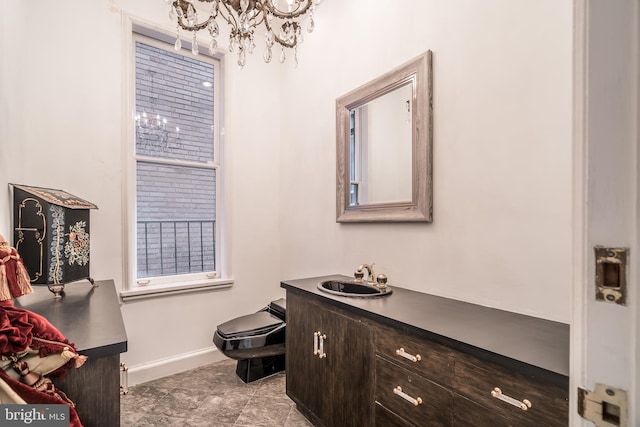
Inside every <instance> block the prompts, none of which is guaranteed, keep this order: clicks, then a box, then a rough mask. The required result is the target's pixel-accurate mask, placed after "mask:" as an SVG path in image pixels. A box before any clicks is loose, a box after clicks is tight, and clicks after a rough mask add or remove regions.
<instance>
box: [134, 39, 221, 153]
mask: <svg viewBox="0 0 640 427" xmlns="http://www.w3.org/2000/svg"><path fill="white" fill-rule="evenodd" d="M213 75H214V74H213V64H210V63H208V62H204V61H198V60H195V59H191V58H188V57H184V56H182V55H179V54H177V53H173V52H168V51H165V50H163V49H159V48H156V47H153V46H149V45H147V44H144V43H141V42H136V154H138V155H144V156H153V157H161V158H170V159H178V160H188V161H196V162H211V161H213V160H214V158H213V153H214V151H213V138H214V128H213V127H214V120H213V108H214V105H213V83H214V82H213ZM203 83H204V84H203ZM205 84H206V85H205Z"/></svg>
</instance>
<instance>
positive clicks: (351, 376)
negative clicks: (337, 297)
mask: <svg viewBox="0 0 640 427" xmlns="http://www.w3.org/2000/svg"><path fill="white" fill-rule="evenodd" d="M372 348H373V347H372V339H371V333H370V331H369V328H368V326H367V325H366V324H365V323H364V322H362V320H361V319H358V318H357V317H354V316H352V315H348V313H345V312H342V311H341V310H339V309H337V308H335V307H331V306H329V305H327V304H323V303H321V302H319V301H312V300H310V299H308V298H305V297H303V296H301V295H298V294H296V293H292V292H289V293H287V342H286V349H287V357H286V372H287V394H288V395H289V397H291V399H293V401H294V402H296V405H297V407H298V409H299V410H300V411H301V412H302V413H304V414H305V415H307V417H308V418H310V419H311V420H312V421H314V423H315V424H317V425H322V426H325V427H333V426H335V427H349V426H354V427H356V426H357V427H361V426H367V425H370V424H371V421H370V420H371V411H372V408H371V384H372V381H371V380H372V375H373V363H372V360H373V358H372V353H373V350H372Z"/></svg>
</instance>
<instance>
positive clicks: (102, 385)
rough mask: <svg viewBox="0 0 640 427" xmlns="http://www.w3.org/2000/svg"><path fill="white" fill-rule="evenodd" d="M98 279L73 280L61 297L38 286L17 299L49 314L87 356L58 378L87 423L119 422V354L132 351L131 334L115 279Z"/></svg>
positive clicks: (108, 426)
mask: <svg viewBox="0 0 640 427" xmlns="http://www.w3.org/2000/svg"><path fill="white" fill-rule="evenodd" d="M95 283H96V286H95V287H92V286H91V284H89V282H75V283H69V284H67V285H66V286H65V289H64V295H63V297H62V298H60V299H55V298H53V294H52V293H51V292H49V290H48V289H47V287H46V286H34V287H33V291H34V292H33V293H32V294H30V295H24V296H22V297H20V298H18V299H17V300H16V302H15V304H16V306H19V307H23V308H25V309H27V310H30V311H33V312H35V313H38V314H40V315H42V316H44V317H45V318H46V319H47V320H48V321H49V322H50V323H51V324H52V325H53V326H55V327H56V328H57V329H58V330H59V331H60V332H62V334H63V335H64V336H65V337H66V338H67V339H68V340H69V341H71V342H73V343H74V344H75V345H76V348H77V349H78V352H79V353H80V354H83V355H85V356H87V361H86V362H85V364H84V365H83V366H82V367H80V368H79V369H70V370H69V371H67V376H66V378H64V379H59V378H56V379H54V380H53V382H54V384H55V385H56V387H58V388H59V389H60V390H62V391H64V392H65V393H66V394H67V396H69V398H70V399H71V400H72V401H73V402H74V403H75V404H76V411H77V412H78V416H79V417H80V421H81V422H82V423H83V425H84V426H85V427H114V426H119V425H120V353H123V352H125V351H127V334H126V331H125V328H124V322H123V319H122V314H121V312H120V304H119V300H118V294H117V292H116V289H115V284H114V282H113V280H101V281H97V282H95Z"/></svg>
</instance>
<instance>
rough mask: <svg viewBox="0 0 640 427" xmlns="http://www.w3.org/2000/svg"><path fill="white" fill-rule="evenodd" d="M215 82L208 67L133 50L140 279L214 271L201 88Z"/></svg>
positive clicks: (210, 132)
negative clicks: (134, 56) (134, 63)
mask: <svg viewBox="0 0 640 427" xmlns="http://www.w3.org/2000/svg"><path fill="white" fill-rule="evenodd" d="M171 49H172V47H171ZM213 76H214V72H213V64H210V63H208V62H205V61H198V60H195V59H193V58H189V57H184V56H182V55H180V54H178V53H177V52H176V53H174V52H171V51H168V50H164V49H160V48H157V47H155V46H150V45H147V44H144V43H141V42H139V41H137V42H136V80H135V81H136V147H135V149H136V155H137V156H138V157H137V158H138V160H137V164H136V176H137V180H136V216H137V238H136V242H137V243H136V245H137V265H138V272H137V275H138V277H151V276H163V275H172V274H184V273H192V272H202V271H214V270H215V268H216V266H215V238H216V236H215V219H216V205H215V200H216V178H217V177H216V172H217V169H215V168H211V164H212V162H214V161H215V160H216V159H214V131H215V129H214V110H213V109H214V94H213V86H204V85H203V84H202V83H203V82H210V83H213ZM164 120H166V123H165V122H164ZM176 128H179V130H178V129H176ZM149 158H151V159H149ZM175 160H177V161H179V162H174V161H175ZM186 162H188V163H186Z"/></svg>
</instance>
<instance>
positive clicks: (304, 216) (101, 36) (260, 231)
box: [0, 0, 572, 378]
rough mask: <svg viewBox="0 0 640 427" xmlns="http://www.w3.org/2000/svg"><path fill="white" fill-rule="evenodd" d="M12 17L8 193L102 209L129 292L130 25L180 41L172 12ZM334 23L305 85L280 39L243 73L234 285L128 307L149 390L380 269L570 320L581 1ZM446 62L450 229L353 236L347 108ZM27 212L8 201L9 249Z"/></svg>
mask: <svg viewBox="0 0 640 427" xmlns="http://www.w3.org/2000/svg"><path fill="white" fill-rule="evenodd" d="M2 7H3V12H2V14H0V25H1V27H0V31H1V32H0V35H2V38H1V39H0V51H1V52H2V61H1V64H0V70H1V72H2V74H0V93H2V98H1V100H0V103H1V106H2V110H1V112H2V114H1V115H0V136H1V137H2V140H0V148H1V149H2V152H1V153H0V158H1V160H0V166H3V171H2V172H0V178H1V179H2V182H3V183H4V182H15V183H24V184H33V185H41V186H49V187H53V188H61V189H64V190H67V191H69V192H71V193H72V194H76V195H78V196H80V197H83V198H86V199H87V200H90V201H92V202H94V203H96V204H97V205H98V206H99V208H100V209H99V210H97V211H92V213H91V230H92V234H93V236H92V259H91V273H92V275H93V276H94V277H95V278H96V279H108V278H113V279H114V280H115V281H116V284H117V286H118V287H121V286H123V284H124V277H125V266H126V259H125V256H124V255H123V253H124V249H125V244H124V239H123V231H122V230H123V229H124V222H125V221H124V218H125V210H124V207H125V206H124V203H123V188H124V186H125V185H126V182H125V180H124V178H123V163H122V152H123V147H124V146H125V145H124V142H123V140H122V139H123V138H122V117H123V105H124V102H123V100H124V99H125V94H123V90H122V89H123V87H124V79H125V78H126V76H125V75H124V73H123V65H124V58H125V57H126V55H125V54H124V53H123V51H122V49H123V32H122V16H121V14H122V12H123V11H124V12H125V13H127V14H131V15H134V16H136V17H138V18H141V19H142V20H145V21H148V22H151V23H154V24H156V25H159V26H161V27H163V28H166V29H167V30H168V31H173V29H174V27H173V25H170V23H169V22H168V19H167V7H166V6H165V5H164V4H163V2H160V1H158V0H137V1H136V0H109V1H107V0H102V1H92V2H86V1H82V0H68V1H65V2H62V3H60V2H57V3H50V2H46V1H42V0H40V1H36V0H33V1H29V2H24V1H19V0H10V1H6V2H3V5H2ZM362 10H366V11H367V13H366V14H363V12H362ZM315 18H316V31H315V32H314V33H313V34H310V35H306V37H305V43H304V44H303V45H302V46H301V47H300V49H299V54H298V55H299V59H300V65H299V66H298V68H297V69H294V68H293V66H292V64H291V62H288V63H287V64H285V65H284V66H282V65H280V64H278V63H277V62H275V63H272V64H269V65H264V64H262V60H261V54H262V46H261V43H258V46H259V47H258V49H257V50H256V51H257V52H256V54H254V55H253V56H251V57H249V58H248V64H247V66H246V67H245V68H244V69H243V70H242V71H240V70H238V68H237V67H236V66H235V57H230V58H227V59H228V61H227V80H226V85H225V87H226V111H227V117H226V123H225V153H226V157H225V166H226V168H227V169H226V172H225V181H226V182H225V184H226V186H227V187H226V188H227V193H226V197H227V206H228V207H229V211H228V213H229V215H228V217H227V218H226V221H225V222H226V226H227V227H228V230H229V240H230V247H229V259H228V262H229V265H230V268H231V272H232V275H233V277H234V278H235V284H234V286H233V288H231V289H230V290H224V291H216V292H208V293H202V294H191V295H181V296H173V297H165V298H156V299H150V300H143V301H139V302H131V303H127V304H124V305H123V306H122V311H123V315H124V319H125V324H126V328H127V334H128V338H129V351H128V352H127V353H126V354H124V355H123V357H122V359H123V360H124V361H125V362H126V363H127V364H128V365H129V367H130V372H131V371H135V369H138V370H139V371H140V376H139V378H145V375H147V377H146V378H148V377H149V375H159V374H162V373H167V372H168V370H169V369H170V368H167V367H166V365H164V363H165V362H166V361H170V360H174V359H176V360H177V359H180V358H181V357H183V356H185V357H187V356H189V355H193V354H201V353H204V354H205V356H206V357H216V356H215V355H213V354H209V353H207V352H208V351H209V350H211V348H212V344H211V336H212V333H213V330H214V328H215V325H217V324H219V323H221V322H223V321H225V320H228V319H229V318H230V317H234V316H237V315H240V314H246V313H247V312H250V311H253V310H257V309H258V308H260V307H261V306H262V305H264V304H265V303H267V302H268V301H269V300H270V299H272V298H276V297H279V296H281V295H282V290H281V289H280V288H279V281H280V280H282V279H288V278H297V277H304V276H310V275H323V274H330V273H344V274H351V273H352V272H353V270H354V269H355V267H356V266H357V265H359V264H360V263H362V262H375V263H376V267H377V271H378V272H384V273H386V274H387V275H388V276H389V278H390V282H391V284H392V285H393V284H395V285H400V286H404V287H407V288H412V289H416V290H420V291H424V292H431V293H434V294H439V295H446V296H451V297H455V298H459V299H462V300H467V301H473V302H477V303H480V304H486V305H491V306H497V307H501V308H504V309H507V310H513V311H517V312H522V313H529V314H533V315H535V316H540V317H545V318H549V319H554V320H561V321H568V320H569V283H570V271H571V270H570V267H569V263H570V261H571V259H570V248H571V242H570V230H571V210H570V208H571V202H570V201H571V197H570V176H571V158H570V155H571V26H572V22H571V3H570V2H558V1H557V0H540V1H535V2H533V1H524V0H517V1H516V0H486V1H483V2H477V1H474V0H455V1H447V2H442V1H435V0H429V1H425V0H414V1H409V0H401V1H396V2H387V3H385V7H384V8H383V7H371V2H370V1H365V0H351V1H349V2H340V1H336V0H325V1H323V2H322V3H321V5H320V6H319V7H318V10H317V13H316V15H315ZM27 21H28V22H29V26H28V28H25V27H24V26H23V25H22V24H23V23H24V22H27ZM355 22H358V24H357V25H356V24H354V23H355ZM541 23H544V25H541ZM356 29H357V30H356ZM221 44H226V43H221ZM427 49H431V50H433V52H434V86H435V97H434V111H435V112H434V117H435V134H434V143H435V146H434V186H435V194H434V222H433V224H395V225H390V224H343V225H339V224H336V222H335V110H334V109H335V99H336V98H337V97H339V96H340V95H343V94H344V93H346V92H348V91H350V90H352V89H353V88H355V87H358V86H360V85H361V84H363V83H366V82H367V81H369V80H371V79H373V78H374V77H376V76H378V75H380V74H383V73H384V72H386V71H388V70H390V69H392V68H394V67H396V66H397V65H399V64H402V63H404V62H405V61H407V60H409V59H411V58H413V57H415V56H417V55H418V54H420V53H422V52H424V51H425V50H427ZM124 114H125V115H126V112H125V113H124ZM2 185H4V184H2ZM10 211H11V205H10V200H9V198H8V196H6V195H2V193H1V192H0V233H3V234H5V235H10V234H11V233H10V229H9V227H10V220H9V215H10V214H8V212H10ZM206 357H205V358H204V359H206ZM197 360H198V361H199V362H201V361H202V360H203V359H202V358H201V359H197ZM150 366H153V367H155V370H154V371H153V373H150V372H151V371H150V372H147V373H146V374H145V373H144V368H145V367H150ZM163 366H164V367H165V368H163ZM162 369H165V371H163V370H162Z"/></svg>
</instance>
